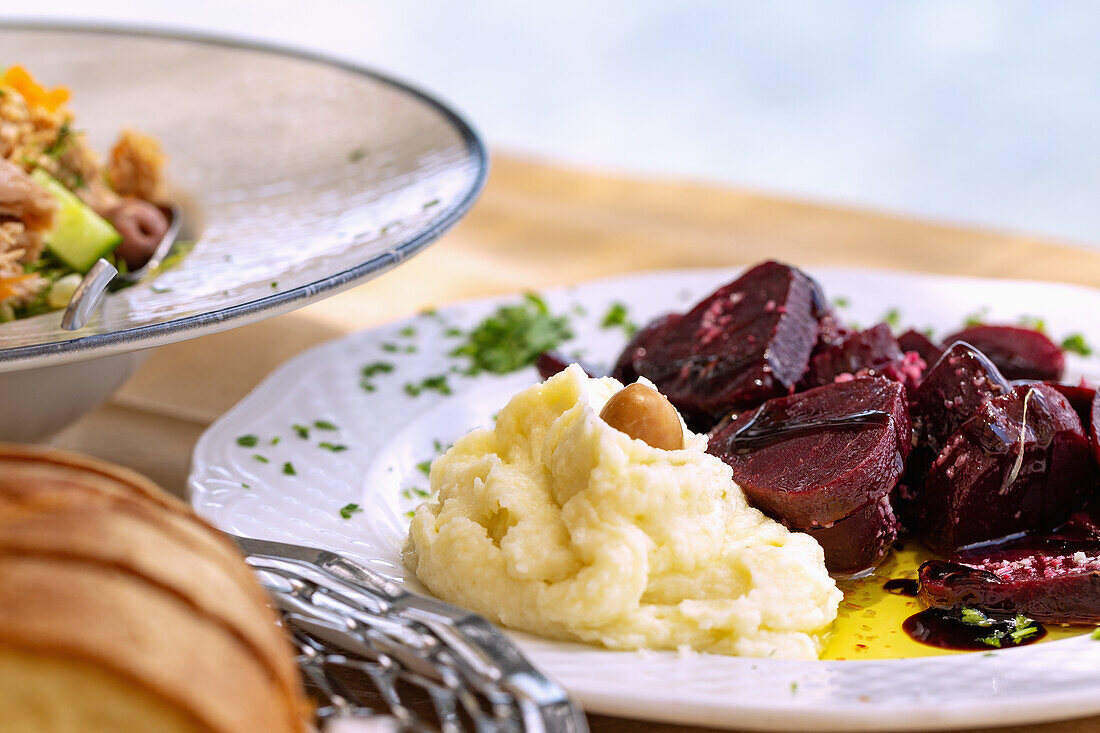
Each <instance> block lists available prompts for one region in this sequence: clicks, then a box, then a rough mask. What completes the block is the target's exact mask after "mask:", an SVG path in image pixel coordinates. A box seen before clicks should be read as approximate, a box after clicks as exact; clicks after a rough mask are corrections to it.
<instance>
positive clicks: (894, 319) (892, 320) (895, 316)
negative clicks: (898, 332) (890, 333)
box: [882, 308, 901, 328]
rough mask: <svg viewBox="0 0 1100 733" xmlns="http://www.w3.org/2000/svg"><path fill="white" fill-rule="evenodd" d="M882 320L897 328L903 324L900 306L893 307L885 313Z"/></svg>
mask: <svg viewBox="0 0 1100 733" xmlns="http://www.w3.org/2000/svg"><path fill="white" fill-rule="evenodd" d="M882 320H883V322H884V323H885V324H886V325H888V326H889V327H890V328H897V327H898V326H900V325H901V310H900V309H898V308H891V309H890V310H888V311H886V313H885V314H883V316H882Z"/></svg>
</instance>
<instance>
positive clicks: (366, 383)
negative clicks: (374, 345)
mask: <svg viewBox="0 0 1100 733" xmlns="http://www.w3.org/2000/svg"><path fill="white" fill-rule="evenodd" d="M392 371H393V364H391V363H390V362H388V361H375V362H371V363H370V364H364V365H363V366H362V368H361V369H360V370H359V374H360V377H359V386H360V387H361V388H362V389H364V390H366V391H367V392H373V391H374V390H375V386H374V382H372V381H370V379H371V377H375V376H378V375H379V374H389V373H390V372H392Z"/></svg>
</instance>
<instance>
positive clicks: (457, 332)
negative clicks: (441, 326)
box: [443, 326, 462, 338]
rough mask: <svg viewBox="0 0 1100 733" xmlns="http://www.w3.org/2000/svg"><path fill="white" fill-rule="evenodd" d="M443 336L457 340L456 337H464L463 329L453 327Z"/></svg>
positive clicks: (444, 332)
mask: <svg viewBox="0 0 1100 733" xmlns="http://www.w3.org/2000/svg"><path fill="white" fill-rule="evenodd" d="M443 335H444V336H446V337H447V338H455V337H456V336H461V335H462V329H461V328H456V327H455V326H451V327H450V328H448V329H446V330H445V331H443Z"/></svg>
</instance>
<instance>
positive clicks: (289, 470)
mask: <svg viewBox="0 0 1100 733" xmlns="http://www.w3.org/2000/svg"><path fill="white" fill-rule="evenodd" d="M283 473H285V474H286V475H287V476H297V475H298V472H297V471H295V470H294V464H293V463H291V462H290V461H287V462H286V463H284V464H283Z"/></svg>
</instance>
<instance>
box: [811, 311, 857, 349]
mask: <svg viewBox="0 0 1100 733" xmlns="http://www.w3.org/2000/svg"><path fill="white" fill-rule="evenodd" d="M851 334H852V330H851V329H850V328H848V327H847V326H845V325H844V324H843V323H842V322H841V320H840V317H839V316H838V315H837V314H836V312H835V311H833V310H831V309H828V310H825V311H822V312H821V314H820V315H818V317H817V345H816V346H815V347H814V353H815V354H817V353H820V352H822V351H824V350H825V349H827V348H829V347H830V346H839V345H840V344H842V343H844V339H846V338H848V336H850V335H851Z"/></svg>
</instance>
